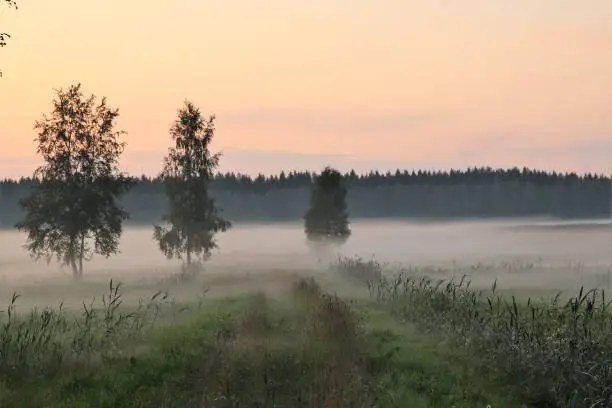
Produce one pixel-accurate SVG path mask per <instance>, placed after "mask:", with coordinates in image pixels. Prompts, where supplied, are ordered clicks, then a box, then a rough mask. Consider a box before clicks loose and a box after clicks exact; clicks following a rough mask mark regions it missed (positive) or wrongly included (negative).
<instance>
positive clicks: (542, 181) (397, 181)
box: [0, 168, 612, 227]
mask: <svg viewBox="0 0 612 408" xmlns="http://www.w3.org/2000/svg"><path fill="white" fill-rule="evenodd" d="M313 177H314V173H308V172H291V173H287V174H285V173H280V174H279V175H274V176H268V177H266V176H263V175H260V176H258V177H254V178H253V177H249V176H245V175H240V174H233V173H228V174H218V175H217V176H216V177H215V180H214V181H213V182H212V185H211V190H212V194H213V195H214V197H215V198H216V200H217V202H218V204H219V205H220V206H221V208H222V209H223V214H224V216H225V217H226V218H227V219H229V220H232V221H238V222H240V221H291V220H299V219H301V217H302V216H303V215H304V213H305V211H306V209H307V207H308V197H309V192H310V188H311V185H312V180H313ZM34 183H36V180H33V179H29V178H24V179H21V180H18V181H15V180H5V181H2V182H0V225H1V226H3V227H11V226H13V225H14V223H15V222H16V221H17V220H18V219H19V218H20V217H21V210H20V209H19V205H18V201H19V199H20V198H21V197H22V196H24V195H25V194H26V193H27V192H28V189H29V188H30V187H31V186H32V185H33V184H34ZM344 183H345V185H346V187H347V189H348V196H347V202H348V209H349V215H350V217H351V218H417V217H423V218H459V217H513V216H517V217H522V216H539V215H544V216H555V217H560V218H598V217H609V216H610V211H611V208H612V204H611V197H612V194H611V191H610V179H609V178H608V177H606V176H603V175H594V174H585V175H577V174H574V173H569V174H568V173H564V174H561V173H556V172H552V173H549V172H543V171H536V170H530V169H526V168H525V169H522V170H521V169H518V168H514V169H510V170H495V169H491V168H474V169H469V170H461V171H460V170H451V171H444V172H442V171H440V172H429V171H418V172H414V171H413V172H409V171H399V170H398V171H396V172H395V173H378V172H371V173H369V174H366V175H358V174H356V173H355V172H354V171H352V172H349V173H347V174H345V175H344ZM122 202H123V205H125V207H126V208H127V210H128V211H129V213H130V221H129V222H130V223H132V224H133V223H138V224H148V225H150V224H152V223H153V222H159V220H160V219H161V216H162V214H163V213H164V212H165V211H166V197H165V196H164V189H163V186H162V184H161V181H160V180H159V179H155V178H153V179H151V178H147V177H144V176H143V177H141V178H139V179H138V181H137V183H136V185H135V186H134V188H133V189H132V190H131V191H129V192H128V193H127V194H126V195H125V196H124V197H123V198H122Z"/></svg>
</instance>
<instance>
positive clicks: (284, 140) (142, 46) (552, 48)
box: [0, 0, 612, 178]
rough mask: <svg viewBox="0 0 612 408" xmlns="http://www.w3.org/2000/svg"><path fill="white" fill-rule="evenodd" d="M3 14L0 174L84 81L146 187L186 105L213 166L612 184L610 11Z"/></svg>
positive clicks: (182, 3) (137, 3)
mask: <svg viewBox="0 0 612 408" xmlns="http://www.w3.org/2000/svg"><path fill="white" fill-rule="evenodd" d="M18 3H19V10H17V11H15V10H13V9H8V8H6V7H5V6H4V5H2V6H0V32H2V31H4V32H10V33H11V35H12V38H11V39H10V42H9V44H8V46H7V47H5V48H3V49H0V69H2V72H3V76H2V78H0V178H4V177H19V176H25V175H29V174H30V173H31V172H32V170H33V169H34V168H35V167H36V166H37V165H38V164H39V159H38V158H37V157H36V154H35V144H34V138H35V137H36V133H35V131H34V129H33V125H34V122H35V121H36V120H39V119H41V118H42V115H43V114H45V113H49V112H50V111H51V108H52V100H53V98H54V96H55V94H54V89H59V88H64V89H65V88H67V87H69V86H70V85H72V84H75V83H82V86H83V90H84V91H85V92H86V93H88V94H90V93H93V94H95V95H96V96H99V97H101V96H106V97H107V101H108V103H109V105H110V106H112V107H116V108H119V112H120V117H119V121H118V126H119V128H120V129H123V130H125V131H127V135H125V136H124V140H125V141H126V142H127V147H126V150H125V153H124V155H123V158H122V166H123V168H124V169H125V170H126V171H128V172H130V173H132V174H142V173H145V174H148V175H154V174H156V173H157V172H158V171H159V169H160V167H161V161H162V158H163V156H164V155H165V153H166V151H167V148H168V146H169V145H170V142H171V139H170V136H169V133H168V130H169V128H170V126H171V124H172V122H173V120H174V119H175V118H176V115H177V111H178V109H179V108H180V107H181V105H182V104H183V102H184V101H185V100H190V101H192V102H194V103H195V104H196V105H197V106H198V107H200V109H201V110H202V112H203V113H204V114H206V115H210V114H215V115H216V118H217V119H216V128H217V131H216V136H215V141H214V143H213V146H212V147H213V150H216V151H222V152H223V154H224V158H223V159H222V161H221V167H220V170H222V171H238V172H243V173H247V174H257V173H260V172H261V173H265V174H270V173H277V172H280V171H281V170H284V171H289V170H292V169H296V170H319V169H320V168H321V167H323V166H325V165H327V164H329V165H332V166H335V167H337V168H340V169H342V170H346V169H348V168H351V167H353V168H356V169H358V170H360V171H367V170H370V169H380V170H387V169H394V168H397V167H399V168H407V169H414V168H466V167H472V166H492V167H513V166H518V167H522V166H528V167H535V168H540V169H545V170H552V169H556V170H561V171H577V172H587V171H589V172H597V173H606V174H609V173H610V172H612V114H610V113H611V111H612V1H609V0H589V1H584V2H580V1H576V0H556V1H554V2H551V1H550V0H495V1H491V0H465V1H456V0H422V1H409V0H385V1H373V0H334V1H329V0H308V1H306V0H292V1H288V0H206V1H204V0H175V1H167V0H146V1H144V0H129V1H126V0H104V1H94V0H54V1H49V0H44V1H43V0H18Z"/></svg>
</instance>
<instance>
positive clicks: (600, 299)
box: [336, 258, 612, 408]
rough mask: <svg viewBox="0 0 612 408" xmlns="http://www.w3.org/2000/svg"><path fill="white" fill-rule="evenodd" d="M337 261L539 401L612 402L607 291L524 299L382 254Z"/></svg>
mask: <svg viewBox="0 0 612 408" xmlns="http://www.w3.org/2000/svg"><path fill="white" fill-rule="evenodd" d="M336 267H337V268H338V270H340V271H341V272H342V273H343V274H346V275H349V276H353V277H354V278H355V279H358V280H360V281H362V282H364V283H365V284H367V285H368V287H369V290H370V295H371V296H372V297H373V298H374V299H376V301H378V302H379V303H381V304H382V305H384V306H386V307H389V308H391V309H392V310H393V311H394V313H396V314H397V315H398V316H399V317H401V318H402V319H404V320H405V321H407V322H411V323H413V324H416V325H417V326H418V327H420V328H421V329H423V330H426V331H429V332H431V333H433V334H435V335H437V336H440V337H441V338H442V339H444V340H446V341H449V342H450V343H451V344H453V345H454V346H456V347H461V348H462V349H463V350H465V351H467V352H468V353H469V356H470V359H472V360H473V361H474V362H475V363H476V364H477V365H478V367H479V368H480V369H481V370H482V373H483V375H490V376H494V377H495V378H497V379H498V380H499V381H500V383H502V384H508V385H509V387H510V388H511V391H513V392H515V393H516V394H518V395H519V396H520V397H521V399H522V400H523V401H524V402H525V403H526V404H528V405H529V406H533V407H593V408H594V407H610V406H612V314H611V313H610V301H608V300H607V299H606V294H605V292H604V291H600V290H596V289H591V290H586V289H584V288H581V289H580V291H579V293H578V294H577V295H576V296H574V297H572V298H570V299H569V300H568V301H567V302H561V301H560V297H559V296H556V297H555V298H554V299H551V300H550V301H539V302H535V301H533V300H531V299H529V300H528V301H527V302H518V301H517V300H516V299H515V297H511V298H506V297H504V296H502V295H499V294H498V293H497V286H496V284H495V283H494V284H493V286H492V288H491V291H487V293H486V294H485V293H483V292H482V291H478V290H475V289H473V288H470V282H469V280H466V279H465V278H462V279H460V280H448V281H445V280H438V281H434V280H432V279H430V278H427V277H419V276H415V275H413V274H411V273H409V272H407V271H403V272H399V273H392V272H393V271H390V270H388V269H386V267H385V266H384V265H381V264H379V263H378V262H376V261H374V260H369V261H364V260H362V259H350V258H340V259H339V261H338V263H337V265H336Z"/></svg>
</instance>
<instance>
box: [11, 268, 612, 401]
mask: <svg viewBox="0 0 612 408" xmlns="http://www.w3.org/2000/svg"><path fill="white" fill-rule="evenodd" d="M330 272H331V273H335V274H337V275H338V276H341V277H343V278H344V279H349V280H352V281H354V282H359V283H361V284H363V285H364V286H365V287H367V288H368V291H369V294H370V297H369V299H367V298H360V299H349V298H340V297H338V296H336V295H332V294H329V293H327V292H326V291H325V290H324V288H322V287H321V286H319V284H318V283H317V281H315V279H314V278H301V279H296V280H295V282H294V284H293V286H292V287H291V288H290V290H288V291H287V293H285V294H283V295H279V296H266V295H264V294H263V293H260V292H259V293H257V292H255V293H252V294H246V295H242V296H235V297H231V298H225V299H202V300H201V301H200V302H197V303H189V304H181V303H177V302H175V301H173V300H172V298H171V297H170V296H169V295H168V294H167V293H164V292H157V293H155V294H152V296H151V297H150V298H149V299H147V300H146V301H143V302H141V303H140V304H139V305H138V306H137V307H127V306H124V305H123V304H122V292H121V291H122V286H121V285H120V284H118V283H115V282H112V281H111V282H110V284H109V286H108V290H107V293H106V294H105V295H104V296H103V297H102V299H101V300H100V301H99V302H97V303H95V302H94V303H84V304H83V308H82V311H81V312H79V313H76V312H75V311H74V310H72V311H65V310H63V309H62V308H61V307H60V308H56V309H51V308H44V309H34V310H32V311H30V312H28V313H17V312H16V310H18V309H16V308H15V305H16V304H17V303H18V302H19V298H18V296H17V295H15V296H14V297H13V299H10V301H9V303H8V306H7V307H6V308H5V309H4V311H3V313H1V314H0V407H24V408H28V407H50V408H54V407H219V408H225V407H322V408H340V407H381V408H385V407H389V408H391V407H400V408H401V407H416V408H420V407H423V408H431V407H440V408H442V407H445V408H446V407H455V408H473V407H476V408H477V407H482V408H485V407H487V406H490V407H492V408H497V407H502V408H505V407H508V408H510V407H607V406H612V404H611V403H612V400H611V399H610V398H611V392H612V391H611V390H610V385H609V384H612V381H610V380H611V378H610V376H611V372H610V371H611V356H612V340H611V339H610V338H609V337H610V336H608V334H609V333H610V328H611V327H612V320H611V317H610V314H609V313H608V312H607V307H608V303H607V301H606V300H605V296H604V294H603V293H600V292H598V291H581V293H580V294H579V295H578V296H576V297H574V298H572V299H570V300H569V301H568V302H567V303H565V302H564V303H561V302H560V300H559V298H557V299H551V300H550V302H548V303H546V302H544V303H535V302H532V301H530V300H528V301H525V302H518V301H516V300H515V299H513V298H505V297H504V296H502V295H498V294H496V293H497V292H496V290H497V288H495V287H493V288H492V289H491V290H489V291H487V292H486V293H482V292H479V291H477V290H474V289H472V288H470V285H469V282H467V281H466V280H459V281H452V280H451V281H439V282H436V281H432V280H430V279H427V278H424V277H420V276H418V275H414V272H415V271H414V270H404V271H400V272H398V273H392V272H393V271H389V270H386V267H385V265H382V264H380V263H378V262H377V261H375V260H373V259H372V260H362V259H359V258H340V259H339V261H338V262H337V264H336V265H334V267H333V268H332V270H331V271H330ZM347 282H348V281H347Z"/></svg>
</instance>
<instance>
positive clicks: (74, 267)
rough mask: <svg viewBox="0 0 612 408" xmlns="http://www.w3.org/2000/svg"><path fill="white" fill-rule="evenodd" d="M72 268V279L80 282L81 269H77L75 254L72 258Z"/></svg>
mask: <svg viewBox="0 0 612 408" xmlns="http://www.w3.org/2000/svg"><path fill="white" fill-rule="evenodd" d="M70 267H71V268H72V279H74V280H79V279H80V276H79V268H78V267H77V263H76V256H75V254H74V253H73V254H72V255H71V256H70Z"/></svg>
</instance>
